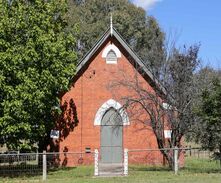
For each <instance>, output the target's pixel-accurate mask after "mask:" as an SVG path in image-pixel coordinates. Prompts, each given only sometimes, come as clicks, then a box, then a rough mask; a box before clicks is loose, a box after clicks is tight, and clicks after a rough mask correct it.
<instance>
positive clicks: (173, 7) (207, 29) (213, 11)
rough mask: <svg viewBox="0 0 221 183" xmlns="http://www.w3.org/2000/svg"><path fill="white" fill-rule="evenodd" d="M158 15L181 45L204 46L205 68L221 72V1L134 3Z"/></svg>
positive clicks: (141, 0) (139, 0)
mask: <svg viewBox="0 0 221 183" xmlns="http://www.w3.org/2000/svg"><path fill="white" fill-rule="evenodd" d="M131 1H132V2H133V3H134V4H135V5H137V6H139V7H142V8H144V9H145V10H146V12H147V15H152V16H154V17H155V18H156V19H157V20H158V23H159V25H160V27H161V28H162V29H163V31H164V32H166V34H167V35H173V37H174V38H175V39H176V41H177V46H178V47H181V46H183V45H184V44H185V45H187V46H190V45H191V44H194V43H200V44H201V47H200V52H199V57H200V58H201V60H202V64H203V65H204V66H206V65H209V66H211V67H213V68H219V69H221V0H131Z"/></svg>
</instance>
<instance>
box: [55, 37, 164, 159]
mask: <svg viewBox="0 0 221 183" xmlns="http://www.w3.org/2000/svg"><path fill="white" fill-rule="evenodd" d="M111 42H113V43H114V44H115V45H116V46H117V47H118V48H119V50H120V51H121V58H118V63H117V64H106V62H105V59H104V58H102V57H101V55H102V51H103V49H104V48H105V46H106V45H108V44H110V43H111ZM84 70H85V71H84V72H82V73H81V74H80V76H79V77H78V78H77V79H76V80H75V82H74V83H73V86H72V87H71V89H70V91H69V92H67V93H66V94H65V95H64V96H63V98H62V103H64V101H69V100H70V99H71V98H73V99H74V102H75V104H76V108H77V115H78V119H79V124H78V126H77V127H75V128H74V130H73V131H72V132H70V133H69V135H68V136H67V137H66V138H63V139H61V141H60V146H59V148H60V152H63V151H64V150H66V151H68V152H76V151H77V152H81V151H83V152H84V151H85V148H86V147H90V148H91V150H92V151H93V150H94V149H99V148H100V126H94V118H95V114H96V112H97V110H98V109H99V108H100V107H101V105H102V104H103V103H105V102H106V101H107V100H109V99H115V100H116V101H118V102H119V103H121V101H120V99H121V97H122V96H127V95H128V94H130V92H129V91H127V89H125V88H119V89H118V90H117V91H115V92H114V93H113V90H110V89H108V87H107V86H108V85H109V84H110V83H111V82H112V81H113V80H116V79H121V78H122V77H123V75H124V77H125V76H126V77H128V78H131V77H133V76H134V74H135V72H136V71H135V69H134V67H133V65H132V64H131V63H130V62H129V61H128V55H127V52H126V51H125V50H124V49H123V48H122V47H121V46H120V45H119V43H118V42H117V41H116V40H109V41H107V42H106V43H105V44H104V45H103V46H102V47H101V49H100V50H99V51H98V52H97V53H96V54H95V56H94V57H93V58H92V59H91V60H90V64H88V65H85V67H84ZM122 71H123V72H122ZM138 78H139V80H140V81H142V82H143V83H145V84H144V85H145V88H146V89H147V90H150V91H153V88H152V87H151V86H150V85H149V84H148V83H147V82H146V81H145V80H144V79H143V77H142V76H141V75H140V74H138ZM143 127H144V125H143V124H141V123H139V122H136V121H130V125H129V126H124V128H123V148H127V149H147V148H157V143H156V139H155V136H154V134H153V133H152V131H151V130H150V128H149V129H148V128H145V129H144V128H143ZM133 154H134V153H133ZM133 154H132V155H130V156H129V158H130V160H129V161H131V162H134V163H142V162H145V161H146V159H147V158H146V156H147V153H141V156H139V157H138V156H137V154H135V155H133ZM158 156H159V154H158ZM153 157H154V155H153ZM152 159H153V158H152ZM159 159H162V156H161V157H160V158H159V157H158V160H159ZM84 161H85V162H84V163H88V162H91V161H93V158H87V159H85V160H84Z"/></svg>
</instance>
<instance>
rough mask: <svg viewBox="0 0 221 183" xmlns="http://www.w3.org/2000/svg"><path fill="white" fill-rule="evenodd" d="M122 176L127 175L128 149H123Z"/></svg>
mask: <svg viewBox="0 0 221 183" xmlns="http://www.w3.org/2000/svg"><path fill="white" fill-rule="evenodd" d="M124 175H125V176H127V175H128V149H124Z"/></svg>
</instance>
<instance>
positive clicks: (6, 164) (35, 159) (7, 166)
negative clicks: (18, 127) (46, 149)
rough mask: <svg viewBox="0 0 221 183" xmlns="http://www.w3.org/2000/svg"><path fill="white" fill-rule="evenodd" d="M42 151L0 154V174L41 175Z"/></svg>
mask: <svg viewBox="0 0 221 183" xmlns="http://www.w3.org/2000/svg"><path fill="white" fill-rule="evenodd" d="M42 156H43V154H42V153H21V154H19V153H18V154H0V176H22V175H24V176H30V175H42Z"/></svg>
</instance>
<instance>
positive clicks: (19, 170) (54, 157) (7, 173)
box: [0, 152, 94, 180]
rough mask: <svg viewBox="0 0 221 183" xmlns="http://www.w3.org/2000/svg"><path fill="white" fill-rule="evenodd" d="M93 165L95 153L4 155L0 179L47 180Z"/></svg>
mask: <svg viewBox="0 0 221 183" xmlns="http://www.w3.org/2000/svg"><path fill="white" fill-rule="evenodd" d="M93 163H94V154H93V152H90V153H85V152H47V153H46V152H44V153H13V154H3V153H2V154H0V177H11V178H21V177H23V178H25V177H26V178H28V179H29V178H32V179H38V180H41V179H42V180H46V179H47V176H48V175H50V173H53V172H56V171H59V170H65V169H69V168H76V167H79V166H85V165H91V164H93ZM92 175H93V174H92Z"/></svg>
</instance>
